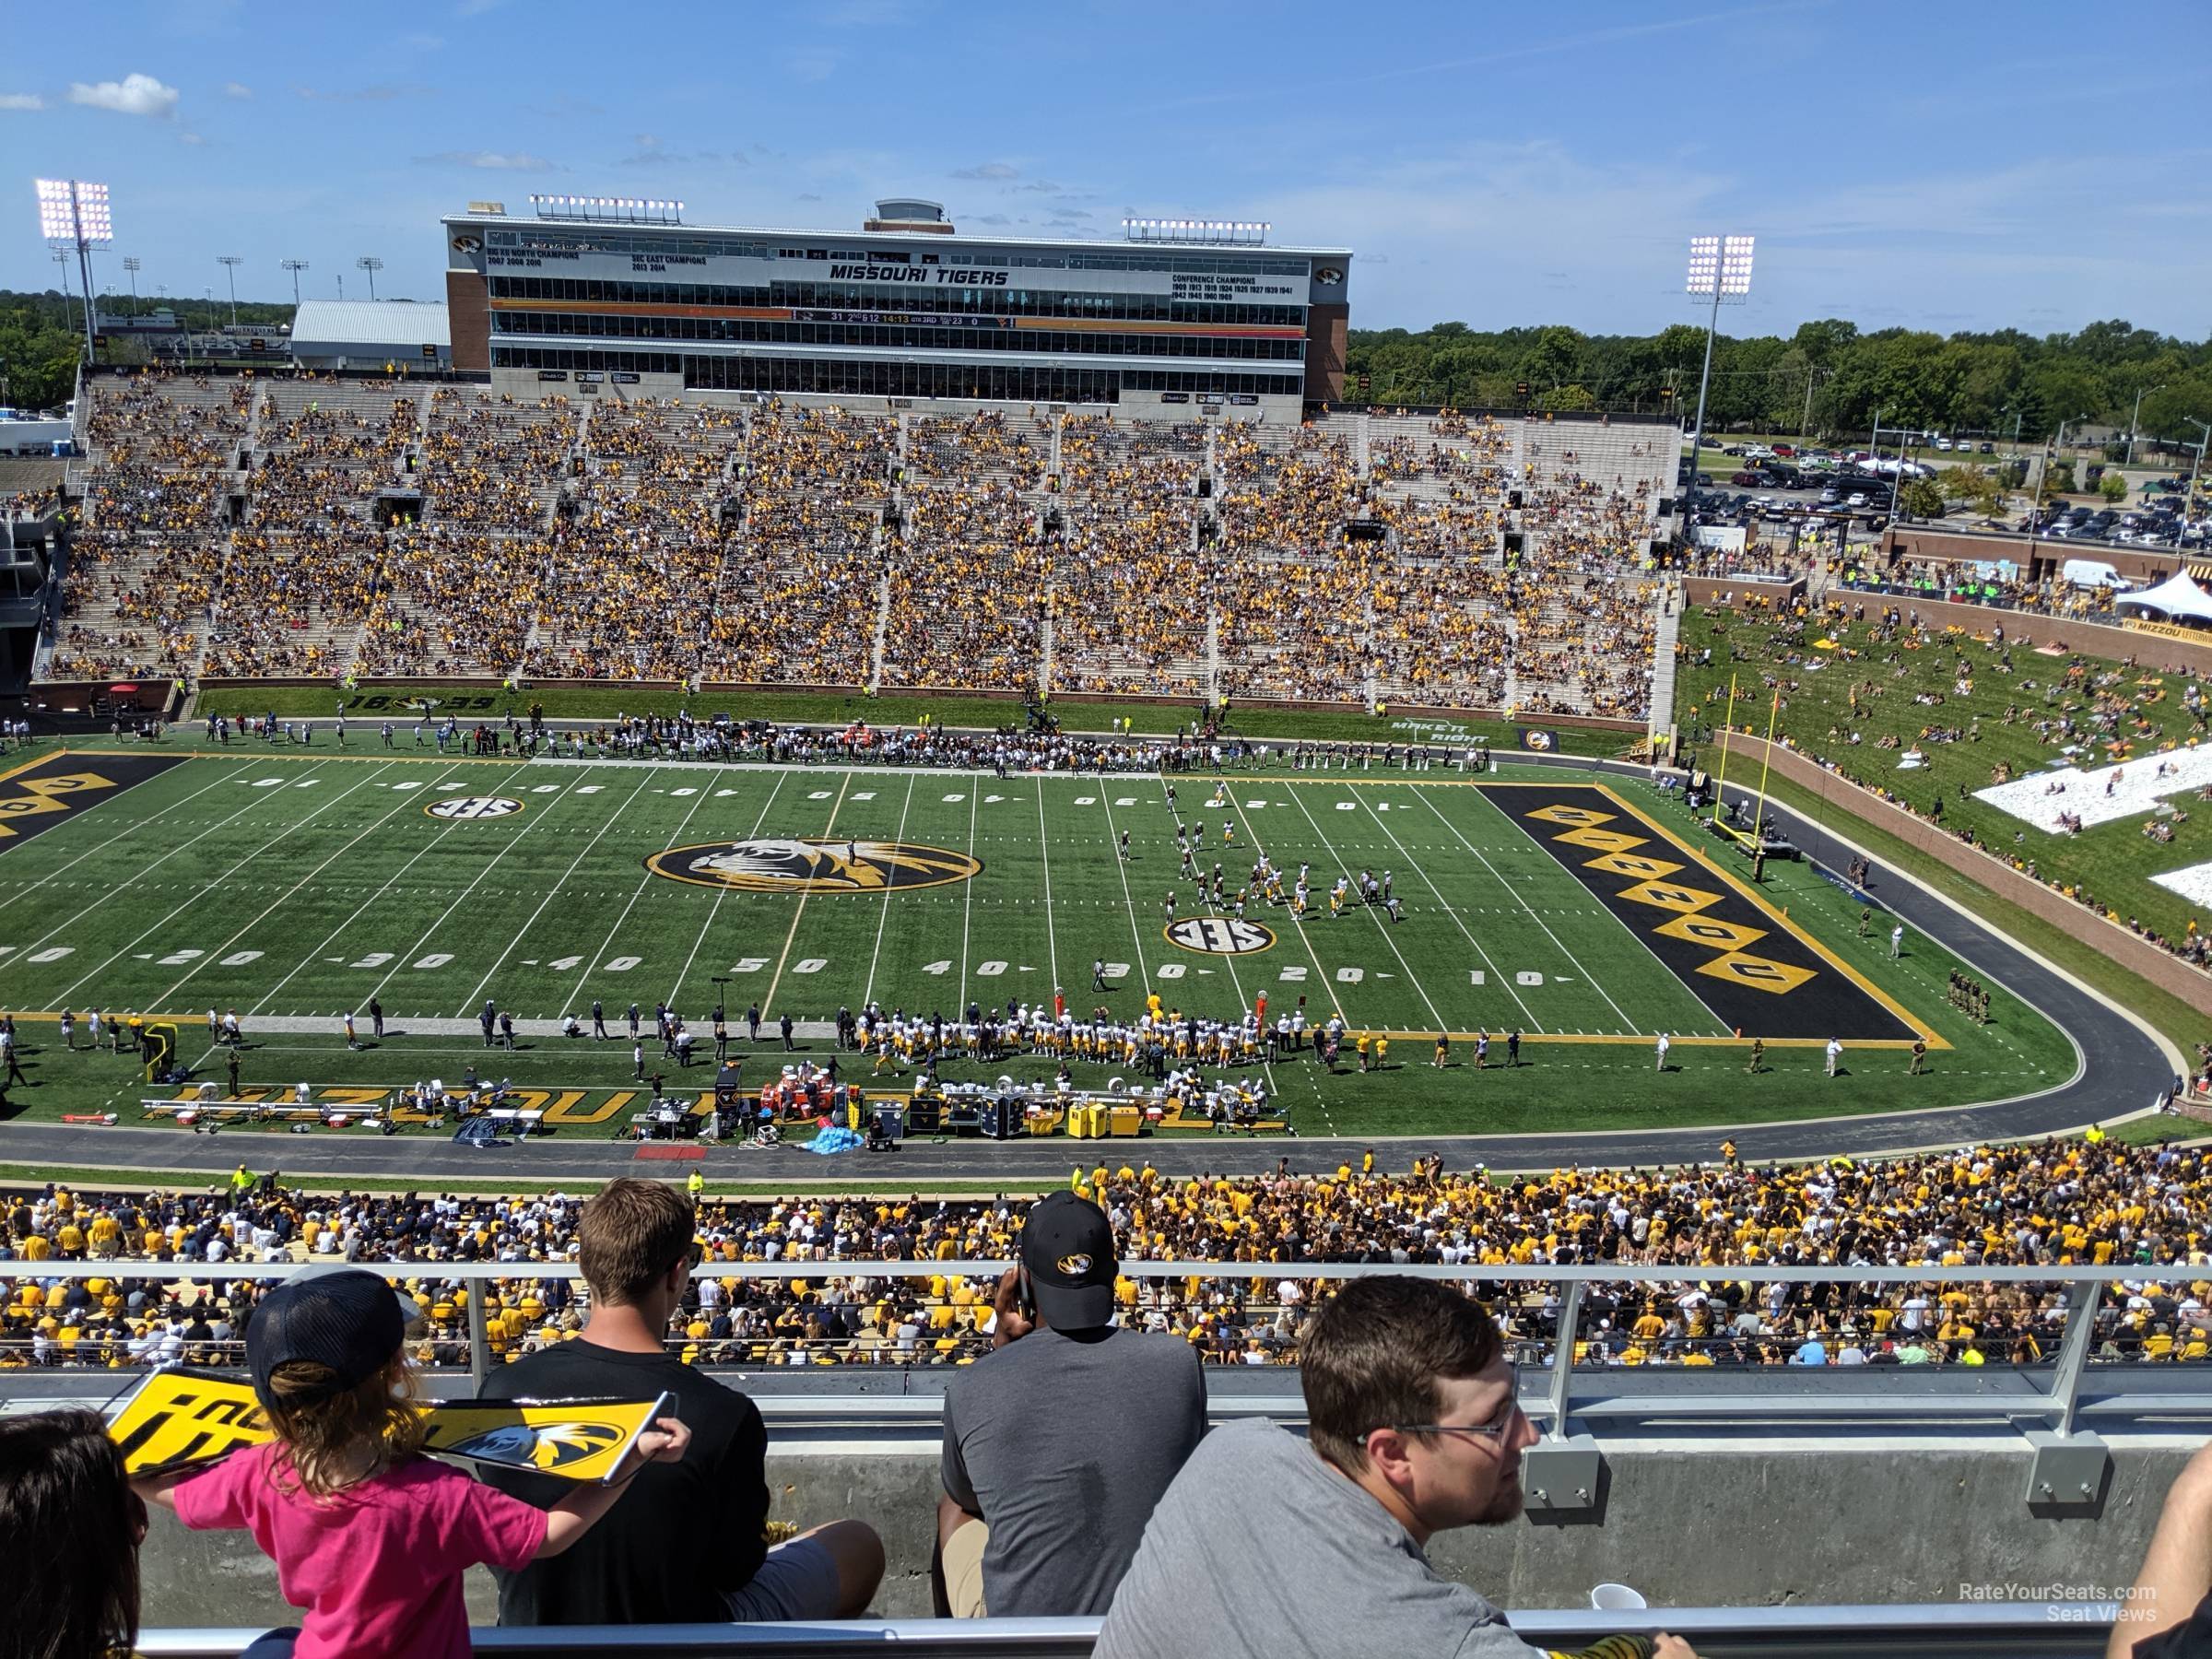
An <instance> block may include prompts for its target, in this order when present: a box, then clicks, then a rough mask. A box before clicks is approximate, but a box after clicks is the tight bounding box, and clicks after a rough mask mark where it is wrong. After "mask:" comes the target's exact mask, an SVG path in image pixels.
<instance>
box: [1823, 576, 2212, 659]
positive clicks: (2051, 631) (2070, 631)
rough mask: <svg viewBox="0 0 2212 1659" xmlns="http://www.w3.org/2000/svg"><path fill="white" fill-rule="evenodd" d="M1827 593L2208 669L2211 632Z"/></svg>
mask: <svg viewBox="0 0 2212 1659" xmlns="http://www.w3.org/2000/svg"><path fill="white" fill-rule="evenodd" d="M1829 597H1830V598H1831V599H1834V600H1838V601H1840V602H1841V603H1842V604H1843V605H1845V606H1859V605H1864V606H1865V607H1866V609H1867V611H1868V612H1869V613H1870V614H1871V613H1875V612H1878V611H1881V610H1884V609H1887V608H1888V606H1892V605H1894V606H1897V608H1898V609H1899V610H1900V612H1903V611H1917V612H1919V613H1920V618H1921V620H1922V621H1924V622H1933V623H1934V624H1935V626H1936V627H1938V628H1963V629H1966V631H1967V632H1969V633H1972V634H1986V633H1987V632H1989V630H1990V629H1993V628H1995V627H1998V626H2000V625H2002V626H2003V628H2004V629H2005V638H2006V641H2009V642H2011V643H2013V644H2015V645H2027V644H2030V643H2032V644H2036V645H2056V646H2059V647H2060V648H2062V649H2064V650H2066V651H2078V652H2080V653H2082V654H2083V655H2085V656H2093V657H2103V658H2105V659H2107V660H2108V661H2111V662H2115V663H2117V662H2123V661H2133V662H2134V663H2136V665H2138V666H2141V667H2145V668H2156V669H2159V670H2160V671H2161V672H2171V673H2175V674H2201V675H2212V634H2207V635H2206V638H2205V641H2204V642H2203V643H2202V644H2199V643H2198V642H2197V641H2194V640H2184V639H2176V638H2174V637H2173V636H2172V635H2171V634H2164V633H2151V632H2149V631H2147V629H2133V628H2113V627H2112V626H2110V625H2109V624H2106V623H2102V622H2077V621H2076V620H2074V619H2073V618H2068V617H2046V616H2041V615H2039V614H2038V613H2037V612H2034V611H2010V610H1998V609H1995V608H1994V607H1992V606H1986V605H1955V604H1953V603H1952V602H1951V601H1949V600H1947V599H1933V600H1929V599H1909V598H1907V597H1905V596H1904V595H1903V594H1857V593H1853V592H1852V591H1851V590H1850V589H1848V588H1830V590H1829Z"/></svg>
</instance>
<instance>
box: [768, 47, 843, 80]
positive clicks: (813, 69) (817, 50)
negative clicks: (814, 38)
mask: <svg viewBox="0 0 2212 1659" xmlns="http://www.w3.org/2000/svg"><path fill="white" fill-rule="evenodd" d="M844 55H845V54H844V52H843V51H842V49H841V48H839V47H835V46H803V47H800V48H799V49H798V50H797V51H795V52H786V53H784V54H783V72H784V73H785V74H786V75H788V76H791V78H792V79H794V80H798V81H826V80H828V79H829V78H830V76H832V75H835V74H836V73H837V66H838V65H839V64H840V63H841V62H842V61H843V60H844Z"/></svg>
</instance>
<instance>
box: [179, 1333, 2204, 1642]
mask: <svg viewBox="0 0 2212 1659" xmlns="http://www.w3.org/2000/svg"><path fill="white" fill-rule="evenodd" d="M1706 1374H1707V1375H1708V1376H1711V1375H1712V1373H1711V1372H1708V1373H1706ZM1060 1408H1065V1403H1063V1406H1062V1407H1060ZM2131 1438H2133V1437H2131ZM2140 1440H2141V1442H2142V1443H2139V1444H2134V1445H2127V1444H2122V1443H2115V1444H2114V1445H2113V1447H2112V1458H2113V1468H2112V1480H2111V1482H2110V1485H2109V1487H2108V1488H2107V1491H2106V1494H2105V1498H2104V1501H2103V1504H2102V1506H2101V1509H2100V1512H2098V1513H2097V1514H2096V1515H2095V1516H2093V1517H2089V1518H2081V1519H2055V1518H2048V1517H2038V1516H2035V1515H2031V1514H2030V1512H2029V1509H2028V1504H2027V1501H2026V1499H2027V1482H2028V1456H2029V1454H2028V1453H2027V1450H2026V1448H2025V1445H2024V1442H2023V1441H2021V1440H2020V1439H2019V1437H2018V1436H2017V1435H2014V1434H2011V1433H2008V1432H2005V1431H1998V1430H1993V1431H1991V1432H1990V1433H1989V1434H1988V1435H1987V1436H1986V1437H1985V1438H1977V1437H1976V1436H1974V1435H1972V1434H1958V1433H1945V1434H1942V1435H1930V1436H1926V1437H1920V1436H1911V1435H1887V1436H1878V1435H1874V1434H1870V1433H1865V1432H1855V1433H1851V1434H1849V1435H1848V1436H1845V1437H1829V1438H1827V1439H1825V1440H1822V1441H1813V1440H1811V1439H1809V1438H1787V1439H1783V1438H1774V1439H1768V1438H1752V1437H1750V1436H1747V1435H1738V1436H1735V1437H1726V1436H1706V1437H1703V1438H1700V1439H1698V1440H1694V1441H1648V1442H1640V1441H1617V1442H1606V1441H1601V1442H1600V1445H1601V1448H1602V1449H1603V1450H1604V1452H1605V1453H1606V1476H1605V1489H1604V1492H1603V1499H1604V1511H1603V1515H1602V1518H1601V1520H1600V1521H1598V1522H1597V1523H1595V1524H1570V1525H1559V1524H1548V1523H1538V1522H1535V1521H1530V1520H1521V1521H1516V1522H1513V1523H1511V1524H1507V1525H1504V1526H1499V1527H1488V1528H1483V1529H1480V1530H1473V1531H1465V1532H1453V1533H1445V1534H1442V1535H1439V1536H1438V1537H1437V1538H1436V1539H1435V1540H1434V1541H1433V1542H1432V1543H1431V1545H1430V1550H1429V1555H1430V1559H1431V1561H1432V1562H1433V1563H1434V1564H1435V1566H1436V1569H1437V1571H1440V1572H1441V1573H1443V1574H1444V1575H1445V1576H1446V1577H1449V1578H1453V1579H1457V1580H1459V1581H1461V1582H1462V1583H1468V1584H1471V1585H1474V1586H1475V1587H1476V1588H1477V1589H1479V1590H1480V1591H1481V1592H1482V1593H1483V1594H1486V1595H1488V1596H1489V1597H1490V1598H1492V1599H1493V1600H1494V1601H1496V1602H1498V1603H1499V1604H1500V1605H1501V1606H1505V1607H1507V1608H1508V1609H1511V1608H1514V1607H1580V1606H1588V1605H1589V1594H1590V1590H1591V1587H1592V1586H1593V1585H1594V1584H1598V1583H1608V1582H1612V1583H1628V1584H1631V1585H1633V1586H1634V1587H1636V1588H1637V1589H1639V1590H1641V1591H1642V1592H1643V1594H1645V1596H1646V1597H1648V1598H1649V1600H1650V1601H1651V1603H1652V1605H1653V1606H1778V1605H1784V1604H1789V1603H1799V1604H1806V1603H1812V1604H1821V1603H1825V1604H1830V1605H1839V1604H1841V1605H1853V1604H1879V1603H1884V1602H1957V1601H1959V1600H1960V1599H1962V1597H1963V1596H1964V1595H1965V1594H1969V1593H1968V1592H1966V1591H1964V1590H1962V1588H1961V1587H1962V1586H1968V1585H1976V1586H1978V1585H1989V1584H2014V1585H2044V1584H2072V1585H2083V1584H2088V1585H2096V1584H2102V1585H2108V1586H2110V1585H2123V1584H2126V1583H2131V1582H2132V1581H2133V1580H2134V1577H2135V1574H2136V1568H2137V1567H2138V1566H2139V1565H2140V1564H2141V1561H2142V1559H2143V1553H2144V1550H2145V1547H2147V1544H2148V1542H2149V1538H2150V1533H2151V1529H2152V1527H2153V1525H2154V1524H2156V1522H2157V1519H2158V1513H2159V1505H2160V1503H2161V1502H2162V1501H2163V1500H2164V1498H2165V1494H2166V1489H2167V1488H2168V1486H2170V1485H2171V1482H2172V1480H2173V1477H2175V1475H2177V1474H2178V1473H2179V1472H2180V1470H2181V1468H2182V1465H2183V1463H2185V1462H2186V1461H2187V1458H2188V1456H2189V1454H2190V1453H2192V1452H2194V1450H2195V1447H2196V1442H2195V1441H2194V1439H2189V1440H2185V1441H2184V1440H2183V1438H2182V1437H2179V1436H2157V1437H2151V1436H2145V1437H2140ZM768 1485H769V1490H770V1493H771V1515H772V1516H773V1517H774V1518H775V1519H777V1520H783V1521H790V1522H793V1523H795V1524H798V1525H800V1526H802V1527H806V1526H812V1525H815V1524H818V1523H821V1522H824V1521H829V1520H833V1519H836V1518H838V1517H840V1516H846V1515H852V1516H858V1517H861V1518H863V1519H865V1520H866V1521H868V1522H869V1523H870V1524H873V1525H874V1526H875V1527H876V1528H877V1530H878V1531H879V1532H880V1533H882V1535H883V1537H884V1544H885V1547H886V1552H887V1554H888V1557H889V1568H888V1572H887V1574H886V1576H885V1579H884V1585H883V1589H882V1591H881V1592H880V1594H878V1595H877V1603H876V1609H875V1610H876V1611H877V1612H878V1613H880V1614H882V1615H883V1616H885V1617H888V1618H926V1617H928V1615H929V1613H930V1589H929V1565H930V1550H931V1547H932V1545H933V1542H934V1537H935V1512H936V1497H937V1490H938V1487H937V1448H936V1444H935V1440H934V1439H932V1440H930V1441H928V1442H927V1443H921V1442H918V1441H909V1442H906V1443H904V1444H902V1445H901V1446H900V1447H899V1448H897V1449H887V1450H885V1451H883V1452H853V1451H849V1450H846V1451H823V1452H820V1453H813V1452H806V1451H794V1452H784V1453H775V1454H773V1455H771V1457H770V1458H769V1460H768ZM606 1524H608V1525H620V1524H621V1517H620V1514H619V1512H617V1513H616V1514H615V1515H613V1516H611V1517H610V1518H609V1519H608V1521H607V1522H606ZM698 1542H699V1547H700V1549H701V1550H702V1551H705V1550H711V1549H712V1548H713V1547H714V1544H715V1541H714V1540H713V1539H712V1538H708V1537H701V1538H700V1540H699V1541H698ZM140 1560H141V1566H142V1571H143V1575H144V1581H145V1592H144V1594H145V1609H146V1622H147V1625H148V1626H149V1627H159V1626H164V1625H184V1626H191V1625H240V1624H252V1623H255V1622H257V1621H266V1622H267V1623H269V1624H272V1625H276V1624H287V1623H293V1622H296V1619H295V1618H293V1617H291V1616H289V1615H288V1610H287V1608H286V1607H285V1605H284V1602H283V1600H282V1598H281V1597H280V1596H279V1595H278V1594H277V1580H276V1572H275V1570H274V1569H273V1568H272V1567H271V1566H270V1565H269V1563H268V1562H267V1561H266V1560H265V1559H264V1558H263V1557H262V1555H261V1553H260V1552H259V1551H258V1550H257V1549H256V1548H255V1547H254V1546H253V1541H252V1539H251V1538H249V1537H248V1536H247V1535H245V1534H243V1533H188V1532H186V1531H184V1529H183V1528H182V1527H181V1526H179V1525H178V1524H177V1523H176V1521H175V1519H174V1517H172V1516H171V1515H170V1513H169V1512H167V1511H165V1510H156V1511H155V1512H154V1516H153V1523H152V1529H151V1531H150V1532H149V1533H148V1534H147V1540H146V1546H145V1548H144V1550H143V1551H142V1552H141V1556H140ZM467 1595H468V1602H469V1607H470V1611H471V1615H472V1617H473V1618H475V1619H477V1621H478V1622H482V1623H489V1622H491V1620H492V1618H493V1615H494V1608H495V1606H496V1597H495V1593H494V1590H493V1586H492V1583H491V1580H490V1576H489V1574H488V1572H487V1571H485V1570H484V1569H482V1568H477V1569H474V1570H472V1571H470V1573H469V1574H468V1581H467Z"/></svg>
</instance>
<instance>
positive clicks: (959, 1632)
mask: <svg viewBox="0 0 2212 1659" xmlns="http://www.w3.org/2000/svg"><path fill="white" fill-rule="evenodd" d="M2114 1614H2115V1609H2114V1607H2113V1606H2112V1605H2111V1604H2107V1603H2096V1602H2029V1601H2019V1602H2013V1601H2005V1602H1981V1603H1976V1602H1967V1603H1959V1604H1938V1605H1933V1606H1909V1605H1899V1606H1833V1607H1823V1606H1780V1607H1670V1608H1665V1609H1652V1610H1650V1611H1646V1612H1639V1613H1613V1612H1608V1613H1593V1612H1588V1611H1584V1610H1582V1609H1576V1608H1535V1609H1530V1610H1527V1611H1522V1612H1515V1613H1513V1614H1512V1615H1511V1618H1512V1627H1513V1630H1515V1631H1516V1632H1517V1633H1518V1634H1519V1635H1521V1636H1523V1637H1524V1638H1525V1639H1527V1640H1528V1641H1533V1642H1535V1643H1538V1644H1540V1645H1542V1646H1544V1647H1547V1648H1552V1649H1556V1650H1565V1651H1572V1650H1575V1649H1578V1648H1583V1647H1586V1646H1588V1645H1590V1644H1591V1643H1592V1642H1594V1641H1596V1640H1598V1638H1600V1637H1602V1636H1606V1635H1612V1634H1616V1633H1639V1634H1647V1635H1648V1634H1651V1633H1653V1632H1654V1631H1658V1630H1671V1631H1672V1632H1674V1634H1676V1635H1677V1636H1681V1637H1684V1638H1686V1639H1687V1640H1688V1641H1689V1642H1690V1643H1691V1644H1692V1645H1693V1646H1694V1647H1696V1649H1697V1650H1698V1652H1699V1653H1700V1654H1703V1655H1705V1656H1706V1659H1806V1656H1808V1655H1821V1656H1823V1659H1983V1656H1988V1659H1996V1656H1997V1655H2003V1656H2004V1659H2099V1656H2100V1655H2101V1654H2102V1653H2104V1648H2105V1638H2106V1636H2107V1634H2108V1633H2109V1632H2110V1630H2111V1629H2112V1619H2113V1618H2114ZM1099 1626H1100V1620H1098V1619H1095V1618H1006V1619H1000V1618H991V1619H972V1620H957V1619H888V1620H882V1619H854V1620H851V1621H848V1622H842V1623H825V1624H806V1625H571V1626H565V1627H545V1628H539V1629H529V1630H497V1629H479V1630H474V1631H472V1632H471V1633H470V1634H471V1639H472V1641H473V1642H474V1644H475V1647H476V1651H477V1653H508V1654H514V1655H518V1656H521V1655H533V1656H535V1655H547V1654H568V1653H607V1652H619V1653H632V1654H638V1655H641V1656H642V1655H670V1656H675V1655H682V1656H683V1659H720V1656H722V1655H728V1656H730V1659H777V1656H779V1655H786V1654H789V1655H804V1656H805V1659H837V1656H838V1655H853V1656H855V1659H857V1656H858V1655H861V1654H874V1653H881V1652H882V1651H883V1649H884V1647H885V1644H887V1643H894V1644H896V1646H897V1649H898V1651H899V1652H900V1653H902V1654H911V1655H914V1656H915V1659H923V1656H925V1655H944V1656H946V1659H964V1656H969V1655H977V1654H988V1655H991V1656H992V1659H1082V1656H1083V1655H1087V1654H1088V1653H1090V1651H1091V1649H1092V1647H1093V1645H1094V1644H1095V1643H1096V1641H1097V1639H1098V1633H1099ZM260 1633H261V1632H260V1631H258V1630H147V1631H144V1632H142V1633H141V1634H140V1636H139V1638H138V1652H139V1653H142V1654H144V1655H145V1656H146V1659H237V1655H238V1654H240V1653H242V1652H243V1651H244V1650H245V1648H246V1646H247V1644H248V1643H250V1642H251V1641H253V1639H254V1637H255V1636H257V1635H259V1634H260Z"/></svg>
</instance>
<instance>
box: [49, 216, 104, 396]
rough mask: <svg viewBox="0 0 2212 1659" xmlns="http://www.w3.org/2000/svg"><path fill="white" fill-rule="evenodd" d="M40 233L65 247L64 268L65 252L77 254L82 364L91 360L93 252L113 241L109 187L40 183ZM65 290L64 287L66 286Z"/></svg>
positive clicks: (62, 251) (60, 251) (58, 252)
mask: <svg viewBox="0 0 2212 1659" xmlns="http://www.w3.org/2000/svg"><path fill="white" fill-rule="evenodd" d="M38 191H39V231H40V234H41V235H42V236H44V237H45V239H46V240H47V241H48V242H49V243H62V244H65V246H63V247H60V248H57V249H56V255H57V257H59V258H60V259H61V263H62V264H63V265H64V266H66V265H68V263H69V262H68V258H67V251H68V249H70V248H74V249H76V274H77V277H78V279H79V280H80V281H81V282H82V283H83V284H84V289H85V360H86V361H87V362H90V361H91V360H92V250H93V249H94V248H95V247H107V246H109V245H111V244H112V242H113V241H115V221H114V219H113V218H112V216H111V215H110V213H109V211H108V187H107V186H106V185H105V184H95V183H92V182H89V181H88V180H84V179H41V180H40V181H39V182H38ZM65 286H66V285H65Z"/></svg>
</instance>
